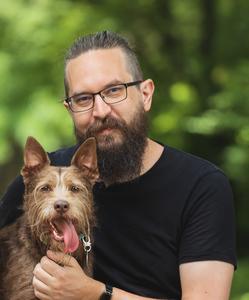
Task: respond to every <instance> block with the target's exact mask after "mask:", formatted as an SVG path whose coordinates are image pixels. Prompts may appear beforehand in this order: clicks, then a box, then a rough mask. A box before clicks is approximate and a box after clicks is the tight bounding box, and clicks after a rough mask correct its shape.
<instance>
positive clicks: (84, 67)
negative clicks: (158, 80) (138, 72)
mask: <svg viewBox="0 0 249 300" xmlns="http://www.w3.org/2000/svg"><path fill="white" fill-rule="evenodd" d="M65 75H66V78H67V82H68V84H69V88H70V90H72V91H73V92H74V93H75V92H82V91H81V88H82V87H84V89H89V91H90V90H91V89H92V87H93V89H95V88H98V89H101V88H104V87H105V86H106V85H108V84H109V83H111V82H114V81H116V82H124V81H126V80H127V81H129V80H130V79H131V78H132V76H131V74H130V72H129V70H128V68H127V61H126V58H125V54H124V53H123V51H122V49H120V48H112V49H97V50H89V51H87V52H85V53H83V54H81V55H79V56H78V57H76V58H74V59H72V60H70V61H69V62H68V64H67V66H66V72H65ZM93 85H96V86H93Z"/></svg>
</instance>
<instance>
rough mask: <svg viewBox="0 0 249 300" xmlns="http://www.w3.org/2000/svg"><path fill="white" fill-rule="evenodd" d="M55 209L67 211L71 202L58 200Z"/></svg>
mask: <svg viewBox="0 0 249 300" xmlns="http://www.w3.org/2000/svg"><path fill="white" fill-rule="evenodd" d="M54 209H55V210H56V211H57V212H58V213H65V212H67V211H68V209H69V203H68V202H67V201H66V200H57V201H55V203H54Z"/></svg>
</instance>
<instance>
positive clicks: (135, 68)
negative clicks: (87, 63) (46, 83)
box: [64, 31, 143, 97]
mask: <svg viewBox="0 0 249 300" xmlns="http://www.w3.org/2000/svg"><path fill="white" fill-rule="evenodd" d="M111 48H120V49H122V50H123V52H124V54H125V55H126V58H127V67H128V70H129V72H130V73H131V75H132V77H133V79H134V80H142V79H143V73H142V70H141V67H140V64H139V62H138V59H137V56H136V53H135V51H134V50H133V49H132V48H131V46H130V45H129V42H128V40H127V39H125V38H124V37H122V36H120V35H119V34H117V33H115V32H112V31H101V32H97V33H93V34H89V35H85V36H81V37H79V38H77V39H76V40H75V41H74V43H73V44H72V46H71V47H70V48H69V49H68V51H67V53H66V55H65V69H64V85H65V94H66V97H68V90H69V87H68V82H67V78H66V66H67V64H68V62H69V61H70V60H71V59H74V58H76V57H78V56H80V55H81V54H82V53H85V52H87V51H89V50H97V49H111Z"/></svg>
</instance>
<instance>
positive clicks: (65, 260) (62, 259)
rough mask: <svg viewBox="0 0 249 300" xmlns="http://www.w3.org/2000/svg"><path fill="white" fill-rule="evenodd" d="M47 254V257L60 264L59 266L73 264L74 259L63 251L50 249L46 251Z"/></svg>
mask: <svg viewBox="0 0 249 300" xmlns="http://www.w3.org/2000/svg"><path fill="white" fill-rule="evenodd" d="M47 256H48V258H49V259H51V260H52V261H54V262H56V263H57V264H59V265H61V266H65V267H66V266H67V267H73V266H75V263H76V261H75V259H74V258H73V257H72V256H70V255H67V254H65V253H63V252H54V251H51V250H48V251H47Z"/></svg>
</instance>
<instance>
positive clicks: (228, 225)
mask: <svg viewBox="0 0 249 300" xmlns="http://www.w3.org/2000/svg"><path fill="white" fill-rule="evenodd" d="M204 260H218V261H224V262H228V263H231V264H233V265H234V267H235V268H236V238H235V216H234V207H233V194H232V190H231V187H230V184H229V182H228V180H227V178H226V177H225V175H224V174H223V173H222V172H220V171H214V172H211V173H209V174H206V175H205V176H203V177H202V178H201V179H200V180H199V181H198V182H197V183H196V185H195V187H194V188H193V189H192V192H191V194H190V196H189V198H188V202H187V204H186V207H185V210H184V213H183V217H182V235H181V240H180V250H179V264H182V263H186V262H194V261H204Z"/></svg>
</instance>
